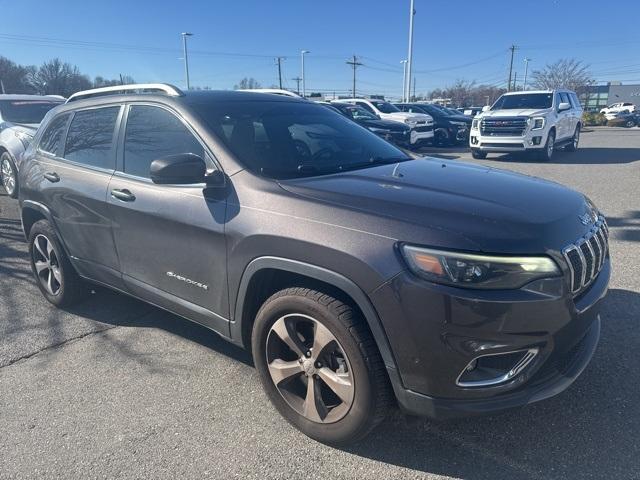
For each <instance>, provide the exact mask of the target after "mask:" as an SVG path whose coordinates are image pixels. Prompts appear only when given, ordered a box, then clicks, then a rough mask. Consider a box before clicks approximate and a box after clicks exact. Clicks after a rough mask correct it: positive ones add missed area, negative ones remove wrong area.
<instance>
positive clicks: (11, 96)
mask: <svg viewBox="0 0 640 480" xmlns="http://www.w3.org/2000/svg"><path fill="white" fill-rule="evenodd" d="M0 100H14V101H15V100H18V101H19V100H23V101H26V100H35V101H43V100H49V101H52V102H56V101H57V102H62V101H63V100H64V97H61V96H59V95H26V94H0Z"/></svg>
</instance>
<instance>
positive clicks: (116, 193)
mask: <svg viewBox="0 0 640 480" xmlns="http://www.w3.org/2000/svg"><path fill="white" fill-rule="evenodd" d="M111 196H112V197H113V198H117V199H118V200H122V201H123V202H133V201H134V200H135V199H136V196H135V195H134V194H133V193H131V192H130V191H129V190H127V189H126V188H125V189H123V190H120V189H117V188H116V189H113V190H111Z"/></svg>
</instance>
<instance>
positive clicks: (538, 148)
mask: <svg viewBox="0 0 640 480" xmlns="http://www.w3.org/2000/svg"><path fill="white" fill-rule="evenodd" d="M581 119H582V106H581V105H580V102H579V100H578V96H577V95H576V94H575V92H572V91H570V90H538V91H527V92H510V93H505V94H504V95H502V96H501V97H500V98H498V100H497V101H496V103H494V104H493V106H491V107H490V108H488V107H485V109H483V112H482V113H481V114H479V115H478V116H476V117H475V118H474V119H473V123H472V124H471V135H470V136H469V146H470V147H471V154H472V155H473V158H480V159H481V158H486V156H487V153H491V152H495V153H520V152H533V153H535V154H536V155H537V156H538V158H539V159H540V160H545V161H548V160H550V159H551V157H552V156H553V154H554V152H555V150H556V149H558V148H561V147H562V148H564V149H565V150H567V151H575V150H577V149H578V142H579V141H580V128H581V126H582V123H581Z"/></svg>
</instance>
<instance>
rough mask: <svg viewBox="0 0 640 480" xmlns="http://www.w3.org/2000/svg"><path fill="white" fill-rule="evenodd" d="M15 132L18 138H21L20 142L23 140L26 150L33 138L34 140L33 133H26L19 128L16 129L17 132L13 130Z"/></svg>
mask: <svg viewBox="0 0 640 480" xmlns="http://www.w3.org/2000/svg"><path fill="white" fill-rule="evenodd" d="M13 134H14V135H15V136H16V137H17V138H18V140H20V142H22V146H23V147H24V148H25V150H26V149H27V147H28V146H29V144H30V143H31V140H33V136H32V135H29V134H28V133H25V132H21V131H19V130H16V131H15V132H13Z"/></svg>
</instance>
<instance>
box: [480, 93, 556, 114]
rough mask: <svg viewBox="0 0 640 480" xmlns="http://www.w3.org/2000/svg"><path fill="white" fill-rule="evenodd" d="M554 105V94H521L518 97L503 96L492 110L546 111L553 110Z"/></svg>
mask: <svg viewBox="0 0 640 480" xmlns="http://www.w3.org/2000/svg"><path fill="white" fill-rule="evenodd" d="M552 104H553V94H552V93H520V94H516V95H503V96H501V97H500V98H499V99H498V100H497V101H496V103H494V104H493V107H491V110H520V109H523V110H525V109H529V108H535V109H544V108H551V105H552Z"/></svg>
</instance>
